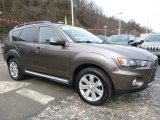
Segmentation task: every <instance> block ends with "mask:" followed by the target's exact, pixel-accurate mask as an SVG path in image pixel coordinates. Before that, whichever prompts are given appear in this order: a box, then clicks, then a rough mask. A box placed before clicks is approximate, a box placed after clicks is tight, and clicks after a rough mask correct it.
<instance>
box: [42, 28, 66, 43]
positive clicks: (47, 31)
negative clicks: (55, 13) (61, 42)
mask: <svg viewBox="0 0 160 120" xmlns="http://www.w3.org/2000/svg"><path fill="white" fill-rule="evenodd" d="M54 37H57V38H60V39H61V38H63V37H62V35H61V34H60V33H59V32H58V31H57V30H56V29H54V28H51V27H40V30H39V42H40V43H47V42H48V41H49V39H50V38H54Z"/></svg>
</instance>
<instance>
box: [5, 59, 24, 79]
mask: <svg viewBox="0 0 160 120" xmlns="http://www.w3.org/2000/svg"><path fill="white" fill-rule="evenodd" d="M8 69H9V73H10V76H11V77H12V79H14V80H22V79H23V78H24V72H23V67H22V65H21V64H20V62H19V61H18V60H16V59H15V58H12V59H11V60H10V61H9V63H8Z"/></svg>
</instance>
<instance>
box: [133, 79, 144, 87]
mask: <svg viewBox="0 0 160 120" xmlns="http://www.w3.org/2000/svg"><path fill="white" fill-rule="evenodd" d="M132 85H133V87H141V86H142V85H143V81H138V80H137V79H135V80H133V82H132Z"/></svg>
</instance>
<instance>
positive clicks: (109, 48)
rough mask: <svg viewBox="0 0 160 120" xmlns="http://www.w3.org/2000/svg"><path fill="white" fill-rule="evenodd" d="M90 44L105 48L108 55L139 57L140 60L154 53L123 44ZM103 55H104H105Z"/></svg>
mask: <svg viewBox="0 0 160 120" xmlns="http://www.w3.org/2000/svg"><path fill="white" fill-rule="evenodd" d="M91 45H92V46H96V47H99V48H102V49H105V50H106V52H105V53H101V54H106V55H109V56H112V57H113V58H115V57H124V58H133V59H141V60H149V57H150V56H153V55H154V54H152V53H150V52H148V51H146V50H144V49H141V48H136V47H129V46H123V45H111V44H110V45H107V44H91ZM106 55H105V56H106Z"/></svg>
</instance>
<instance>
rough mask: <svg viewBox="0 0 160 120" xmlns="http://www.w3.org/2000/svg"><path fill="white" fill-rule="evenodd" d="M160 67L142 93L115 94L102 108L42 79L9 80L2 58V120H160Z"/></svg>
mask: <svg viewBox="0 0 160 120" xmlns="http://www.w3.org/2000/svg"><path fill="white" fill-rule="evenodd" d="M159 91H160V66H159V67H158V70H157V75H156V79H155V81H154V83H153V84H152V85H151V86H150V87H149V88H147V89H146V90H143V91H141V92H137V93H132V94H131V93H130V94H123V95H113V96H112V98H111V99H110V101H109V102H108V103H105V104H103V105H102V106H98V107H95V106H91V105H88V104H86V103H85V102H83V101H82V100H81V99H80V98H79V96H78V95H77V93H76V92H75V90H74V89H73V88H72V87H70V86H66V85H63V84H59V83H56V82H52V81H49V80H47V79H43V78H35V77H27V78H26V79H25V80H22V81H14V80H12V79H11V78H10V76H9V73H8V69H7V66H6V64H5V62H4V60H3V57H2V55H0V120H97V119H98V120H160V93H159Z"/></svg>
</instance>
